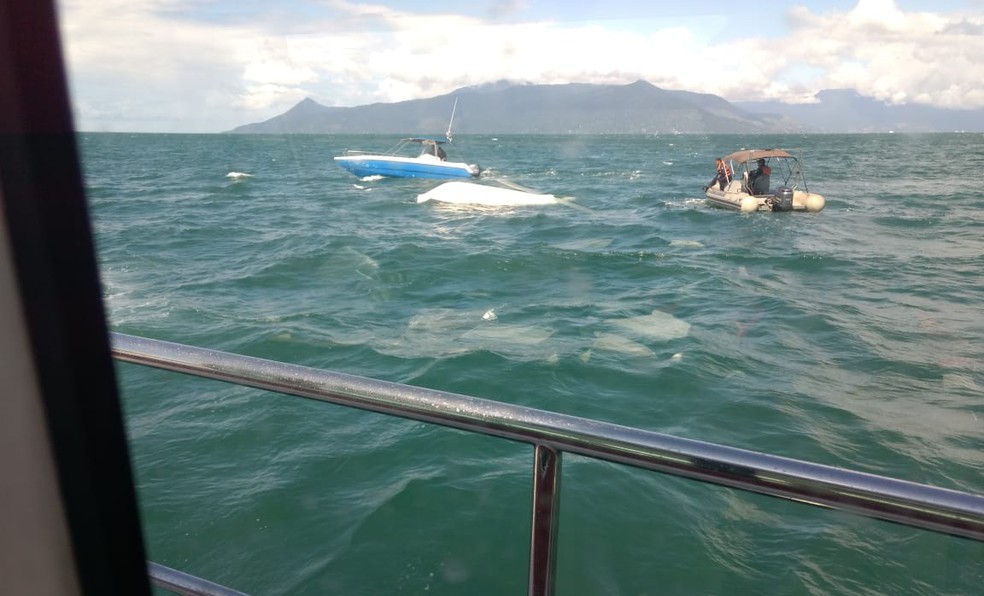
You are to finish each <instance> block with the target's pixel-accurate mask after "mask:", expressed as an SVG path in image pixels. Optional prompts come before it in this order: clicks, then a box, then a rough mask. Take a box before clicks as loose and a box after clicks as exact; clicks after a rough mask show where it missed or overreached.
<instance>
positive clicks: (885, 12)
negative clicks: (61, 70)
mask: <svg viewBox="0 0 984 596" xmlns="http://www.w3.org/2000/svg"><path fill="white" fill-rule="evenodd" d="M230 1H232V0H230ZM222 6H227V12H226V13H213V14H199V13H200V12H201V11H202V10H204V9H206V8H210V9H217V8H219V7H222ZM237 6H238V5H237V4H228V5H223V4H222V3H208V4H204V5H203V4H201V3H188V2H186V1H185V0H127V1H123V0H63V2H62V3H61V5H60V7H61V12H62V26H63V36H64V40H65V43H64V45H65V47H66V52H67V56H68V58H69V70H70V78H71V82H72V89H73V95H74V97H75V102H76V107H77V112H78V113H79V117H78V119H79V124H80V127H82V128H89V129H91V128H101V127H103V126H117V127H126V126H127V125H128V123H133V125H139V126H143V127H146V126H148V122H152V123H154V124H153V126H155V127H157V128H159V129H162V130H204V131H215V130H223V129H228V128H231V127H233V126H235V125H238V124H243V123H247V122H256V121H259V120H264V119H266V118H269V117H271V116H274V115H276V114H279V113H282V112H283V111H285V110H286V109H288V108H289V107H291V106H292V105H293V104H295V103H296V102H297V101H299V100H300V99H302V98H303V97H305V96H310V97H313V98H314V99H316V100H318V101H320V102H322V103H325V104H327V105H360V104H365V103H370V102H375V101H400V100H405V99H413V98H419V97H428V96H433V95H437V94H441V93H447V92H449V91H452V90H453V89H455V88H457V87H461V86H464V85H470V84H478V83H483V82H488V81H494V80H501V79H511V80H521V81H528V82H537V83H566V82H595V83H629V82H632V81H634V80H636V79H644V80H647V81H650V82H652V83H654V84H656V85H659V86H662V87H665V88H670V89H685V90H690V91H700V92H707V93H714V94H717V95H721V96H722V97H725V98H727V99H730V100H753V99H782V100H789V101H803V99H804V98H805V97H809V96H811V95H812V94H813V93H815V92H816V91H818V90H821V89H824V88H836V87H852V88H856V89H857V90H858V91H860V92H861V93H862V94H865V95H870V96H873V97H876V98H878V99H882V100H885V101H891V102H912V101H917V102H924V103H931V104H935V105H940V106H948V107H984V89H982V85H980V81H981V80H984V61H982V60H981V59H980V57H981V56H984V34H982V31H984V16H982V15H981V14H954V15H945V14H933V13H927V12H921V13H915V12H913V13H907V12H903V11H901V10H899V8H898V7H897V5H896V4H895V2H893V1H892V0H860V1H859V2H858V4H857V5H856V6H855V7H854V8H853V9H852V10H849V11H836V10H831V11H827V12H820V11H811V10H809V9H806V8H793V9H790V10H789V11H788V13H787V15H786V21H785V24H784V31H785V33H784V34H781V35H779V36H772V37H769V38H766V37H755V36H742V37H737V38H731V39H730V40H726V41H717V42H711V43H708V42H707V40H708V39H712V40H713V39H720V37H717V38H716V37H714V36H713V35H712V33H717V34H719V35H721V34H727V33H729V32H734V31H746V30H747V28H743V27H744V25H745V24H746V23H747V19H745V16H744V15H741V14H739V15H737V16H736V17H735V19H736V20H734V21H729V20H727V19H728V18H729V17H725V16H722V15H711V16H709V17H708V16H701V21H700V22H701V23H702V25H701V28H700V29H699V30H698V29H694V28H688V27H687V26H684V25H673V24H672V23H667V22H666V21H664V20H659V21H657V20H652V19H650V20H635V21H617V20H610V21H598V22H587V23H584V22H581V23H579V22H575V21H569V20H566V21H561V22H554V21H546V20H543V21H536V22H512V21H511V22H509V23H506V22H504V21H499V20H496V18H498V17H501V16H507V15H508V17H509V18H510V19H511V20H515V18H516V15H518V14H520V13H521V10H522V8H523V3H522V2H516V1H512V2H510V1H499V2H493V3H491V5H490V6H491V7H490V8H489V9H488V10H487V11H486V12H485V13H484V15H481V16H463V15H450V14H414V13H410V12H407V11H401V10H397V9H394V8H391V7H388V6H385V5H382V4H366V3H358V2H355V1H346V0H330V1H325V2H322V3H307V4H304V5H303V6H304V7H305V9H306V10H309V11H312V12H310V13H309V14H304V15H302V16H301V17H298V16H297V15H294V16H293V17H292V15H285V14H280V13H279V12H278V11H280V10H282V8H280V7H281V6H282V5H280V4H278V3H271V5H270V8H269V11H270V12H269V14H265V15H259V16H258V15H249V14H246V13H245V12H243V13H241V14H240V13H236V12H235V11H236V10H243V11H247V10H254V8H253V7H254V5H245V6H246V8H242V9H240V8H236V7H237ZM286 6H294V5H293V4H290V5H286ZM195 11H199V12H195ZM261 16H262V17H263V18H261ZM490 18H491V20H489V19H490ZM688 22H690V23H692V22H694V21H693V20H692V19H691V20H690V21H688ZM770 30H775V28H770ZM108 114H113V115H114V116H113V117H112V118H109V117H108V116H107V115H108ZM107 122H108V124H107ZM121 129H122V128H121ZM130 130H132V128H131V129H130ZM141 130H143V128H141Z"/></svg>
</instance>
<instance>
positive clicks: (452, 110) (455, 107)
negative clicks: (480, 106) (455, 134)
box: [444, 97, 458, 143]
mask: <svg viewBox="0 0 984 596" xmlns="http://www.w3.org/2000/svg"><path fill="white" fill-rule="evenodd" d="M457 109H458V98H457V97H455V98H454V106H453V107H452V108H451V120H450V121H449V122H448V132H446V133H444V136H446V137H447V138H448V142H449V143H450V142H451V125H452V124H454V112H455V110H457Z"/></svg>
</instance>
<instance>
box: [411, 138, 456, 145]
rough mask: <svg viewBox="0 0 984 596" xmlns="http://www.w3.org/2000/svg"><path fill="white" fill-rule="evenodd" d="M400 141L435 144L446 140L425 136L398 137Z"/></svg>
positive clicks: (440, 143) (441, 143)
mask: <svg viewBox="0 0 984 596" xmlns="http://www.w3.org/2000/svg"><path fill="white" fill-rule="evenodd" d="M400 142H401V143H434V144H435V145H443V144H444V143H447V141H443V140H441V139H428V138H427V137H410V138H407V139H400Z"/></svg>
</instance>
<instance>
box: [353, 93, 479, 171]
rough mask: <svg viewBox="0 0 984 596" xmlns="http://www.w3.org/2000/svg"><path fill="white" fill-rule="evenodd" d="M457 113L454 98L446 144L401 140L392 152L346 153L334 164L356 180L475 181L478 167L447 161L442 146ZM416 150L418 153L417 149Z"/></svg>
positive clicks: (448, 140) (422, 138)
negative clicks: (393, 178) (382, 178)
mask: <svg viewBox="0 0 984 596" xmlns="http://www.w3.org/2000/svg"><path fill="white" fill-rule="evenodd" d="M457 109H458V99H457V98H455V100H454V106H453V107H452V108H451V120H449V121H448V131H447V132H446V133H444V136H445V137H447V140H446V141H442V140H440V139H432V138H427V137H411V138H407V139H400V142H399V143H397V144H396V145H395V146H394V147H393V148H392V149H390V150H389V151H386V152H385V153H370V152H367V151H346V152H345V155H342V156H339V157H336V158H335V163H337V164H338V165H340V166H342V167H343V168H345V169H346V170H348V171H350V172H352V173H353V174H355V175H356V176H358V177H359V178H368V177H371V176H391V177H395V178H433V179H438V180H444V179H448V178H478V176H479V174H481V173H482V169H481V168H480V167H478V164H468V163H464V162H460V161H448V160H447V158H448V156H447V153H445V151H444V148H443V147H442V145H444V144H445V143H450V142H451V125H452V124H453V123H454V113H455V111H457ZM418 146H419V149H417V147H418Z"/></svg>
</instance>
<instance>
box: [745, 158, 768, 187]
mask: <svg viewBox="0 0 984 596" xmlns="http://www.w3.org/2000/svg"><path fill="white" fill-rule="evenodd" d="M755 163H756V164H757V165H758V167H757V168H755V169H754V170H752V171H751V172H749V173H748V185H749V186H750V187H751V188H752V191H753V192H754V194H757V195H764V194H766V193H768V192H769V177H770V176H772V168H770V167H769V166H767V165H765V160H764V159H762V158H761V157H760V158H759V160H758V161H757V162H755Z"/></svg>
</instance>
